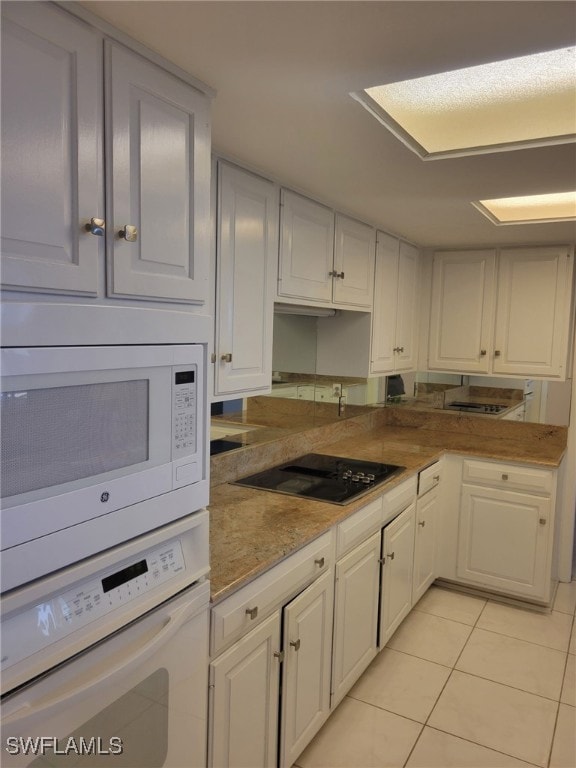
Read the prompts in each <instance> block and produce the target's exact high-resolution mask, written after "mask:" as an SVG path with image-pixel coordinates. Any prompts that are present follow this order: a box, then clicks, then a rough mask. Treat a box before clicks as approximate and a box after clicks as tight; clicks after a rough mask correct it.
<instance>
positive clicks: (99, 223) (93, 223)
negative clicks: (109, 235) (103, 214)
mask: <svg viewBox="0 0 576 768" xmlns="http://www.w3.org/2000/svg"><path fill="white" fill-rule="evenodd" d="M85 229H86V232H90V234H91V235H96V236H97V237H103V236H104V233H105V232H106V222H105V221H104V219H95V218H91V219H90V221H89V223H88V224H86V225H85Z"/></svg>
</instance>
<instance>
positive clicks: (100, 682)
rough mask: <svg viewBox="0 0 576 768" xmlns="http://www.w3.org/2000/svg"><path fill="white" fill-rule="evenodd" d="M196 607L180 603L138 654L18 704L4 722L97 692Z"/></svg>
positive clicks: (152, 649)
mask: <svg viewBox="0 0 576 768" xmlns="http://www.w3.org/2000/svg"><path fill="white" fill-rule="evenodd" d="M197 610H198V609H197V608H196V607H194V608H191V606H190V604H188V603H187V604H186V605H183V606H181V607H180V608H177V609H176V610H175V611H174V612H173V613H171V614H170V615H169V616H168V618H167V619H166V620H165V621H164V622H163V624H162V628H161V629H160V631H159V632H158V633H157V634H156V635H155V636H154V637H153V638H152V639H151V640H150V641H149V642H148V643H146V644H145V645H144V646H143V647H142V648H141V649H140V650H139V651H138V652H137V653H136V655H134V654H133V652H132V651H131V652H130V654H129V656H128V658H127V659H125V660H124V661H121V662H119V663H118V664H115V665H114V666H113V667H109V668H108V669H107V670H106V671H105V672H104V673H102V674H100V675H97V676H95V677H94V678H92V679H91V680H88V681H87V682H85V683H83V684H82V685H79V686H78V687H77V688H72V689H71V690H70V689H69V690H67V691H66V692H65V693H60V694H57V695H56V696H54V697H52V698H49V699H47V700H46V699H44V700H40V701H39V702H38V704H36V705H34V706H33V705H31V704H30V703H26V704H23V705H22V706H20V707H18V709H16V710H14V712H10V713H9V714H7V715H5V716H4V717H3V718H2V723H3V724H6V725H13V724H14V723H18V722H19V721H24V720H27V719H29V718H32V717H36V715H39V714H42V715H48V714H49V713H50V712H51V711H52V710H53V709H55V708H56V707H58V706H60V705H61V704H63V703H66V706H70V705H71V704H73V703H74V701H75V700H76V699H78V698H81V697H82V696H84V695H85V694H86V693H87V692H90V693H92V692H96V691H97V690H99V689H100V688H102V687H104V686H105V685H106V683H107V682H108V681H109V680H110V678H112V677H115V676H116V675H118V674H121V673H127V672H130V670H132V669H133V668H134V667H136V666H138V665H139V664H142V663H143V662H144V661H146V660H147V659H148V658H150V656H152V655H153V654H154V653H155V651H157V650H158V648H160V646H162V645H163V643H165V642H166V641H167V640H169V639H170V638H172V637H173V636H174V635H175V634H176V632H178V630H179V629H180V627H182V626H183V625H184V624H185V623H186V622H187V621H188V619H190V618H192V616H193V615H194V614H195V613H197ZM120 631H122V630H120ZM72 663H73V662H72ZM33 689H34V686H32V687H31V691H32V690H33Z"/></svg>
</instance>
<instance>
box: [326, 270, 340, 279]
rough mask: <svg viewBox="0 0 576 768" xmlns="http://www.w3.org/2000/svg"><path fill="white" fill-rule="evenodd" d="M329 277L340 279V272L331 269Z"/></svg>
mask: <svg viewBox="0 0 576 768" xmlns="http://www.w3.org/2000/svg"><path fill="white" fill-rule="evenodd" d="M328 277H338V272H336V270H334V269H331V270H330V272H328Z"/></svg>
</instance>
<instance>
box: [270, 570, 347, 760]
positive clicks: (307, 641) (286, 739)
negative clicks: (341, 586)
mask: <svg viewBox="0 0 576 768" xmlns="http://www.w3.org/2000/svg"><path fill="white" fill-rule="evenodd" d="M333 606H334V576H333V573H332V572H330V571H329V572H327V573H324V574H323V575H322V576H320V577H319V578H318V579H317V580H316V581H315V582H314V583H313V584H311V585H310V586H309V587H308V589H306V590H304V592H302V593H301V594H300V595H298V597H296V598H294V600H292V602H290V603H289V604H288V605H287V606H286V607H285V608H284V617H283V626H284V632H283V649H284V665H283V669H282V696H281V715H280V757H279V766H280V768H284V767H285V768H290V766H291V765H292V763H293V762H294V760H295V759H296V758H297V757H298V755H299V754H300V753H301V752H302V750H303V749H304V748H305V747H306V746H307V744H308V743H309V742H310V741H311V739H312V737H313V736H314V735H315V734H316V733H317V732H318V731H319V730H320V728H321V727H322V725H323V724H324V722H325V720H326V718H327V717H328V715H329V714H330V669H331V652H332V615H333Z"/></svg>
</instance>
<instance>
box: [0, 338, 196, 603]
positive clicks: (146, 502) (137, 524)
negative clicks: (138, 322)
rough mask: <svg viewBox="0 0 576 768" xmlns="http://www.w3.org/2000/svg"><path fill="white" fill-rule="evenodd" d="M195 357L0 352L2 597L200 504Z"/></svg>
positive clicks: (106, 350)
mask: <svg viewBox="0 0 576 768" xmlns="http://www.w3.org/2000/svg"><path fill="white" fill-rule="evenodd" d="M205 355H206V347H205V346H203V345H201V344H174V345H171V344H166V345H154V346H148V345H134V346H90V347H89V346H86V347H31V348H4V349H2V352H1V366H2V367H1V376H2V391H1V396H0V427H1V455H0V458H1V475H0V488H1V491H0V493H1V518H0V522H1V546H2V590H3V591H5V590H7V589H11V588H13V587H15V586H18V585H19V584H22V583H24V582H26V581H30V580H32V579H33V578H38V577H39V576H43V575H45V574H46V573H49V572H52V571H54V570H57V569H59V568H62V567H64V566H66V565H68V564H70V563H72V562H76V561H78V560H81V559H83V558H84V557H88V556H90V555H92V554H95V553H97V552H100V551H102V550H104V549H107V548H109V547H111V546H115V545H116V544H118V543H121V542H123V541H126V540H128V539H131V538H133V537H135V536H138V535H140V534H142V533H145V532H147V531H150V530H154V529H156V528H158V527H160V526H161V525H164V524H166V523H168V522H171V521H172V520H175V519H177V518H179V517H183V516H184V515H187V514H189V513H191V512H194V511H195V510H197V509H200V508H201V507H203V506H205V505H206V504H207V502H208V465H207V458H206V451H205V443H206V429H207V418H206V391H207V387H206V365H205Z"/></svg>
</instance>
